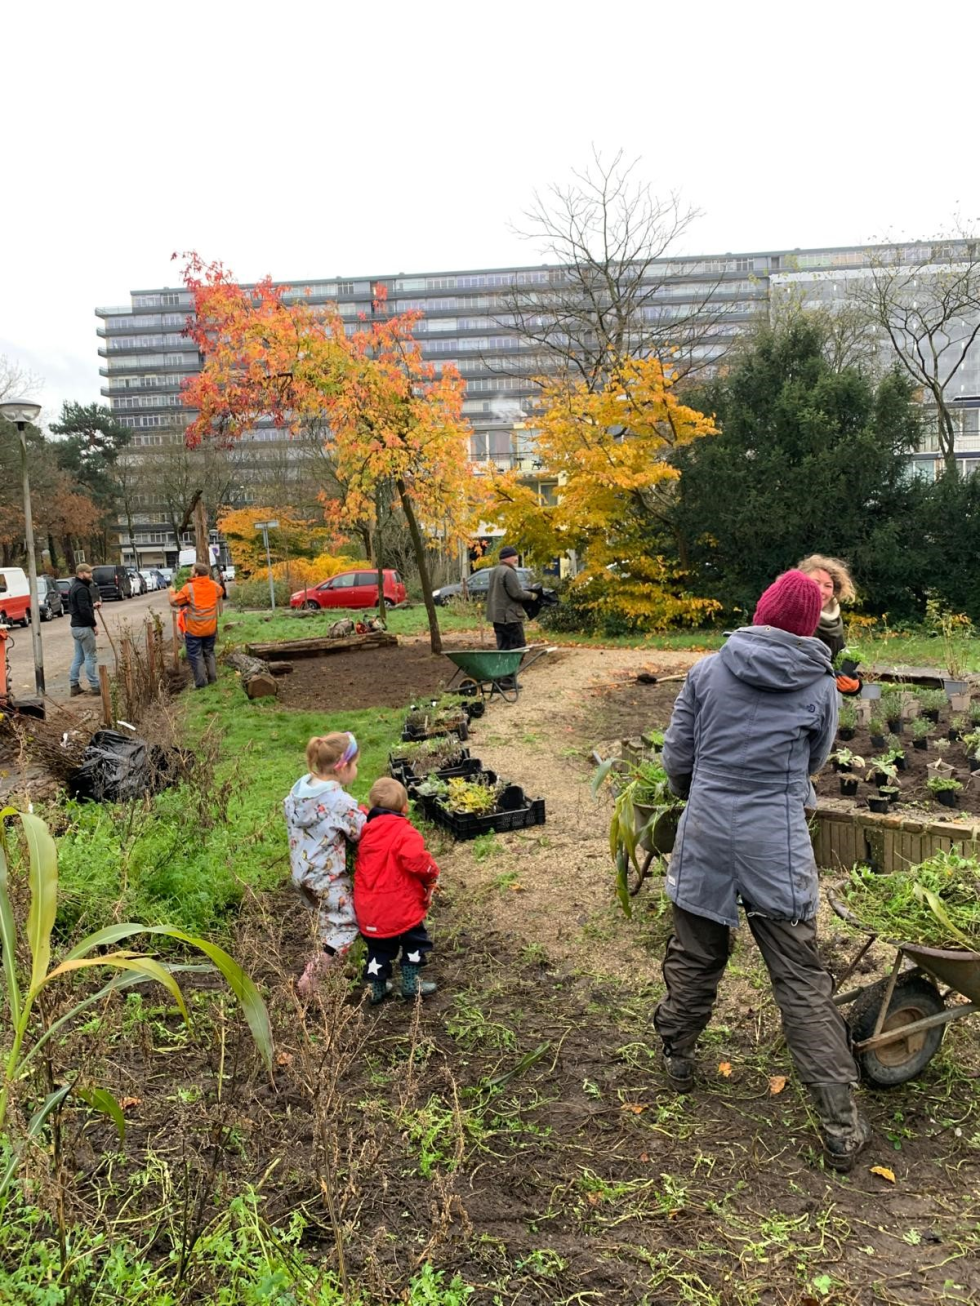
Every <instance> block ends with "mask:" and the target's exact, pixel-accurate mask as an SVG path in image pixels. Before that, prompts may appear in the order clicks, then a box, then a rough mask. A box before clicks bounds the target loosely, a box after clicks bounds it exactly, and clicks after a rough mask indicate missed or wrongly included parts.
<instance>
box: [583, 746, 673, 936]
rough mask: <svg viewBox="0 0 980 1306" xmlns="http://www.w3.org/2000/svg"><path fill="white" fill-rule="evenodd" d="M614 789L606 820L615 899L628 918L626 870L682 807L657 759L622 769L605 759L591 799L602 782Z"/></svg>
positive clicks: (615, 761) (619, 763)
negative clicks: (645, 842)
mask: <svg viewBox="0 0 980 1306" xmlns="http://www.w3.org/2000/svg"><path fill="white" fill-rule="evenodd" d="M607 779H609V780H610V781H611V783H613V784H614V785H615V786H616V787H617V793H616V799H615V802H614V803H613V814H612V817H611V818H610V821H609V853H610V856H611V857H612V860H613V864H614V865H615V867H616V896H617V898H618V899H619V903H620V906H621V907H622V909H623V911H624V913H625V914H626V915H627V916H632V915H633V904H632V901H631V899H630V892H629V870H630V866H631V865H632V866H633V867H634V868H635V869H636V871H637V872H639V870H640V865H639V862H638V860H637V855H636V850H637V848H639V847H640V845H641V843H642V842H643V840H644V839H645V838H646V837H647V836H648V835H649V836H652V835H654V834H655V832H656V829H657V825H658V823H659V822H660V821H661V820H662V819H663V818H665V817H673V816H674V815H675V814H677V813H679V812H680V811H681V810H682V809H683V807H684V799H683V798H678V797H677V795H676V794H675V793H674V792H673V791H672V790H671V788H670V780H669V778H668V776H667V772H666V771H665V770H664V768H663V766H662V765H661V763H660V762H659V761H657V760H656V759H647V760H644V761H640V762H634V763H631V764H627V765H625V766H624V764H623V762H622V761H621V760H620V759H617V758H607V759H606V760H605V761H604V762H602V763H601V764H600V765H599V766H598V767H597V768H596V771H595V774H594V775H593V777H592V796H593V798H594V797H595V796H596V795H597V794H598V792H599V789H600V787H601V785H602V784H603V782H604V781H605V780H607Z"/></svg>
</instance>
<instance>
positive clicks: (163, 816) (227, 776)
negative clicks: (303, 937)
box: [49, 674, 403, 937]
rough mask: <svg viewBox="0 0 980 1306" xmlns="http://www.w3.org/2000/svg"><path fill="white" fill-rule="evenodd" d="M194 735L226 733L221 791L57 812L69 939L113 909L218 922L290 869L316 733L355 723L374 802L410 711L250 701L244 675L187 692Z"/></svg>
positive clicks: (179, 792) (206, 925)
mask: <svg viewBox="0 0 980 1306" xmlns="http://www.w3.org/2000/svg"><path fill="white" fill-rule="evenodd" d="M180 710H181V712H182V713H183V722H184V727H185V738H186V740H187V741H188V742H190V743H191V744H192V745H193V743H194V742H195V741H197V740H200V739H201V738H202V736H203V735H204V732H205V731H206V730H211V731H216V732H217V733H218V735H219V737H220V746H221V761H220V762H219V764H218V766H217V769H216V772H215V780H216V782H217V783H216V785H215V786H214V790H215V795H214V798H213V800H211V801H209V799H208V796H207V795H204V796H203V800H202V795H201V794H200V793H198V792H195V790H194V785H195V783H197V782H196V781H195V780H194V778H193V777H192V778H191V779H190V780H189V781H188V782H187V783H184V784H181V785H179V786H178V787H176V788H174V789H171V790H168V791H166V792H165V793H162V794H158V795H157V796H156V797H155V798H150V799H147V800H146V801H145V802H143V803H128V804H121V803H120V804H114V803H75V802H71V801H70V800H65V801H64V802H63V803H62V804H61V806H60V809H58V810H56V811H55V812H54V813H53V814H49V815H50V816H51V817H52V820H53V823H54V824H55V826H56V828H57V827H58V826H61V827H62V828H63V829H64V833H63V835H62V837H61V839H60V840H59V864H60V878H61V889H62V900H61V904H60V907H59V918H58V931H59V934H60V935H61V936H62V937H67V936H68V935H69V934H74V933H76V932H77V931H80V930H83V929H96V928H98V927H100V926H102V925H104V924H106V922H107V921H108V920H110V919H120V920H125V919H129V920H142V921H145V922H146V923H147V924H151V925H153V924H161V923H164V922H167V923H170V924H173V925H177V926H180V927H181V928H183V929H186V930H189V931H191V932H192V933H213V932H215V931H220V930H221V929H222V928H223V927H224V923H225V921H226V919H227V917H228V915H229V913H230V912H232V911H233V910H234V908H235V907H236V906H237V905H238V903H239V902H240V901H241V898H242V896H243V894H244V893H245V892H246V890H261V889H270V888H274V887H276V886H277V885H279V884H282V883H283V882H284V881H285V880H287V879H288V877H289V857H288V848H287V844H286V831H285V823H284V819H283V813H282V801H283V799H284V798H285V797H286V794H287V793H288V792H289V789H290V787H291V786H292V784H293V782H294V781H295V780H296V779H297V777H298V776H300V775H302V774H303V772H304V771H305V769H306V763H305V758H304V752H305V749H306V744H307V741H308V740H309V738H310V736H311V735H314V734H325V733H327V732H329V731H332V730H351V731H353V732H354V734H355V735H356V736H357V740H358V743H359V745H360V748H361V755H360V776H359V778H358V780H357V782H356V783H355V785H354V786H353V789H352V793H353V794H354V797H355V798H357V799H359V800H361V801H364V800H366V798H367V794H368V791H369V789H370V788H371V785H372V783H373V782H374V780H376V779H377V777H378V776H380V775H383V774H386V772H387V755H388V750H389V749H390V748H391V746H392V744H393V743H394V742H395V741H396V740H397V739H398V738H399V737H400V732H401V721H402V716H403V712H402V711H401V710H398V709H394V708H391V709H378V708H371V709H365V710H362V711H352V712H336V713H329V714H326V715H324V714H321V713H314V712H290V711H285V710H282V709H277V708H275V707H273V706H268V705H266V704H264V703H260V702H249V701H248V700H246V699H244V698H243V696H242V693H241V689H240V688H239V686H238V684H237V681H236V680H235V678H234V677H233V676H232V675H230V674H222V675H221V676H220V678H219V681H218V683H217V685H215V686H213V687H211V688H209V689H207V690H204V691H202V692H200V693H195V694H193V695H189V696H187V697H186V699H185V700H182V702H181V705H180Z"/></svg>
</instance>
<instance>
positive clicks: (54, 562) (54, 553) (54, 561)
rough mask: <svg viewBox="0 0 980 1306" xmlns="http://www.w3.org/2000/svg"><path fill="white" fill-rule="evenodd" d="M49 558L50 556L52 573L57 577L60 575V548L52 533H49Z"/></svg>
mask: <svg viewBox="0 0 980 1306" xmlns="http://www.w3.org/2000/svg"><path fill="white" fill-rule="evenodd" d="M48 556H49V557H50V559H51V571H52V573H53V574H54V575H55V576H57V574H58V546H57V544H56V543H55V538H54V536H53V535H52V534H51V532H50V531H48Z"/></svg>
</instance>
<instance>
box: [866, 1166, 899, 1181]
mask: <svg viewBox="0 0 980 1306" xmlns="http://www.w3.org/2000/svg"><path fill="white" fill-rule="evenodd" d="M871 1173H872V1174H876V1175H880V1176H881V1178H882V1179H887V1180H888V1182H889V1183H890V1184H893V1183H894V1182H895V1171H894V1170H889V1168H888V1166H887V1165H873V1166H871Z"/></svg>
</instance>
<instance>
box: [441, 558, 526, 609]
mask: <svg viewBox="0 0 980 1306" xmlns="http://www.w3.org/2000/svg"><path fill="white" fill-rule="evenodd" d="M492 570H493V568H492V567H484V568H482V569H481V570H480V571H475V572H474V573H473V575H472V576H467V578H466V597H467V598H469V599H479V600H480V601H481V602H485V601H486V597H487V590H488V589H489V588H490V572H491V571H492ZM515 570H516V572H517V576H518V579H519V580H520V582H521V584H522V585H523V586H524V588H525V589H527V588H528V586H529V585H532V584H533V583H534V572H533V571H531V570H530V569H529V568H528V567H517V568H515ZM462 593H463V586H462V583H459V584H456V585H443V586H442V588H441V589H437V590H433V591H432V600H433V602H434V603H435V604H436V606H437V607H442V606H444V605H445V604H446V603H448V602H449V600H450V599H456V598H459V597H460V595H461V594H462Z"/></svg>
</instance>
